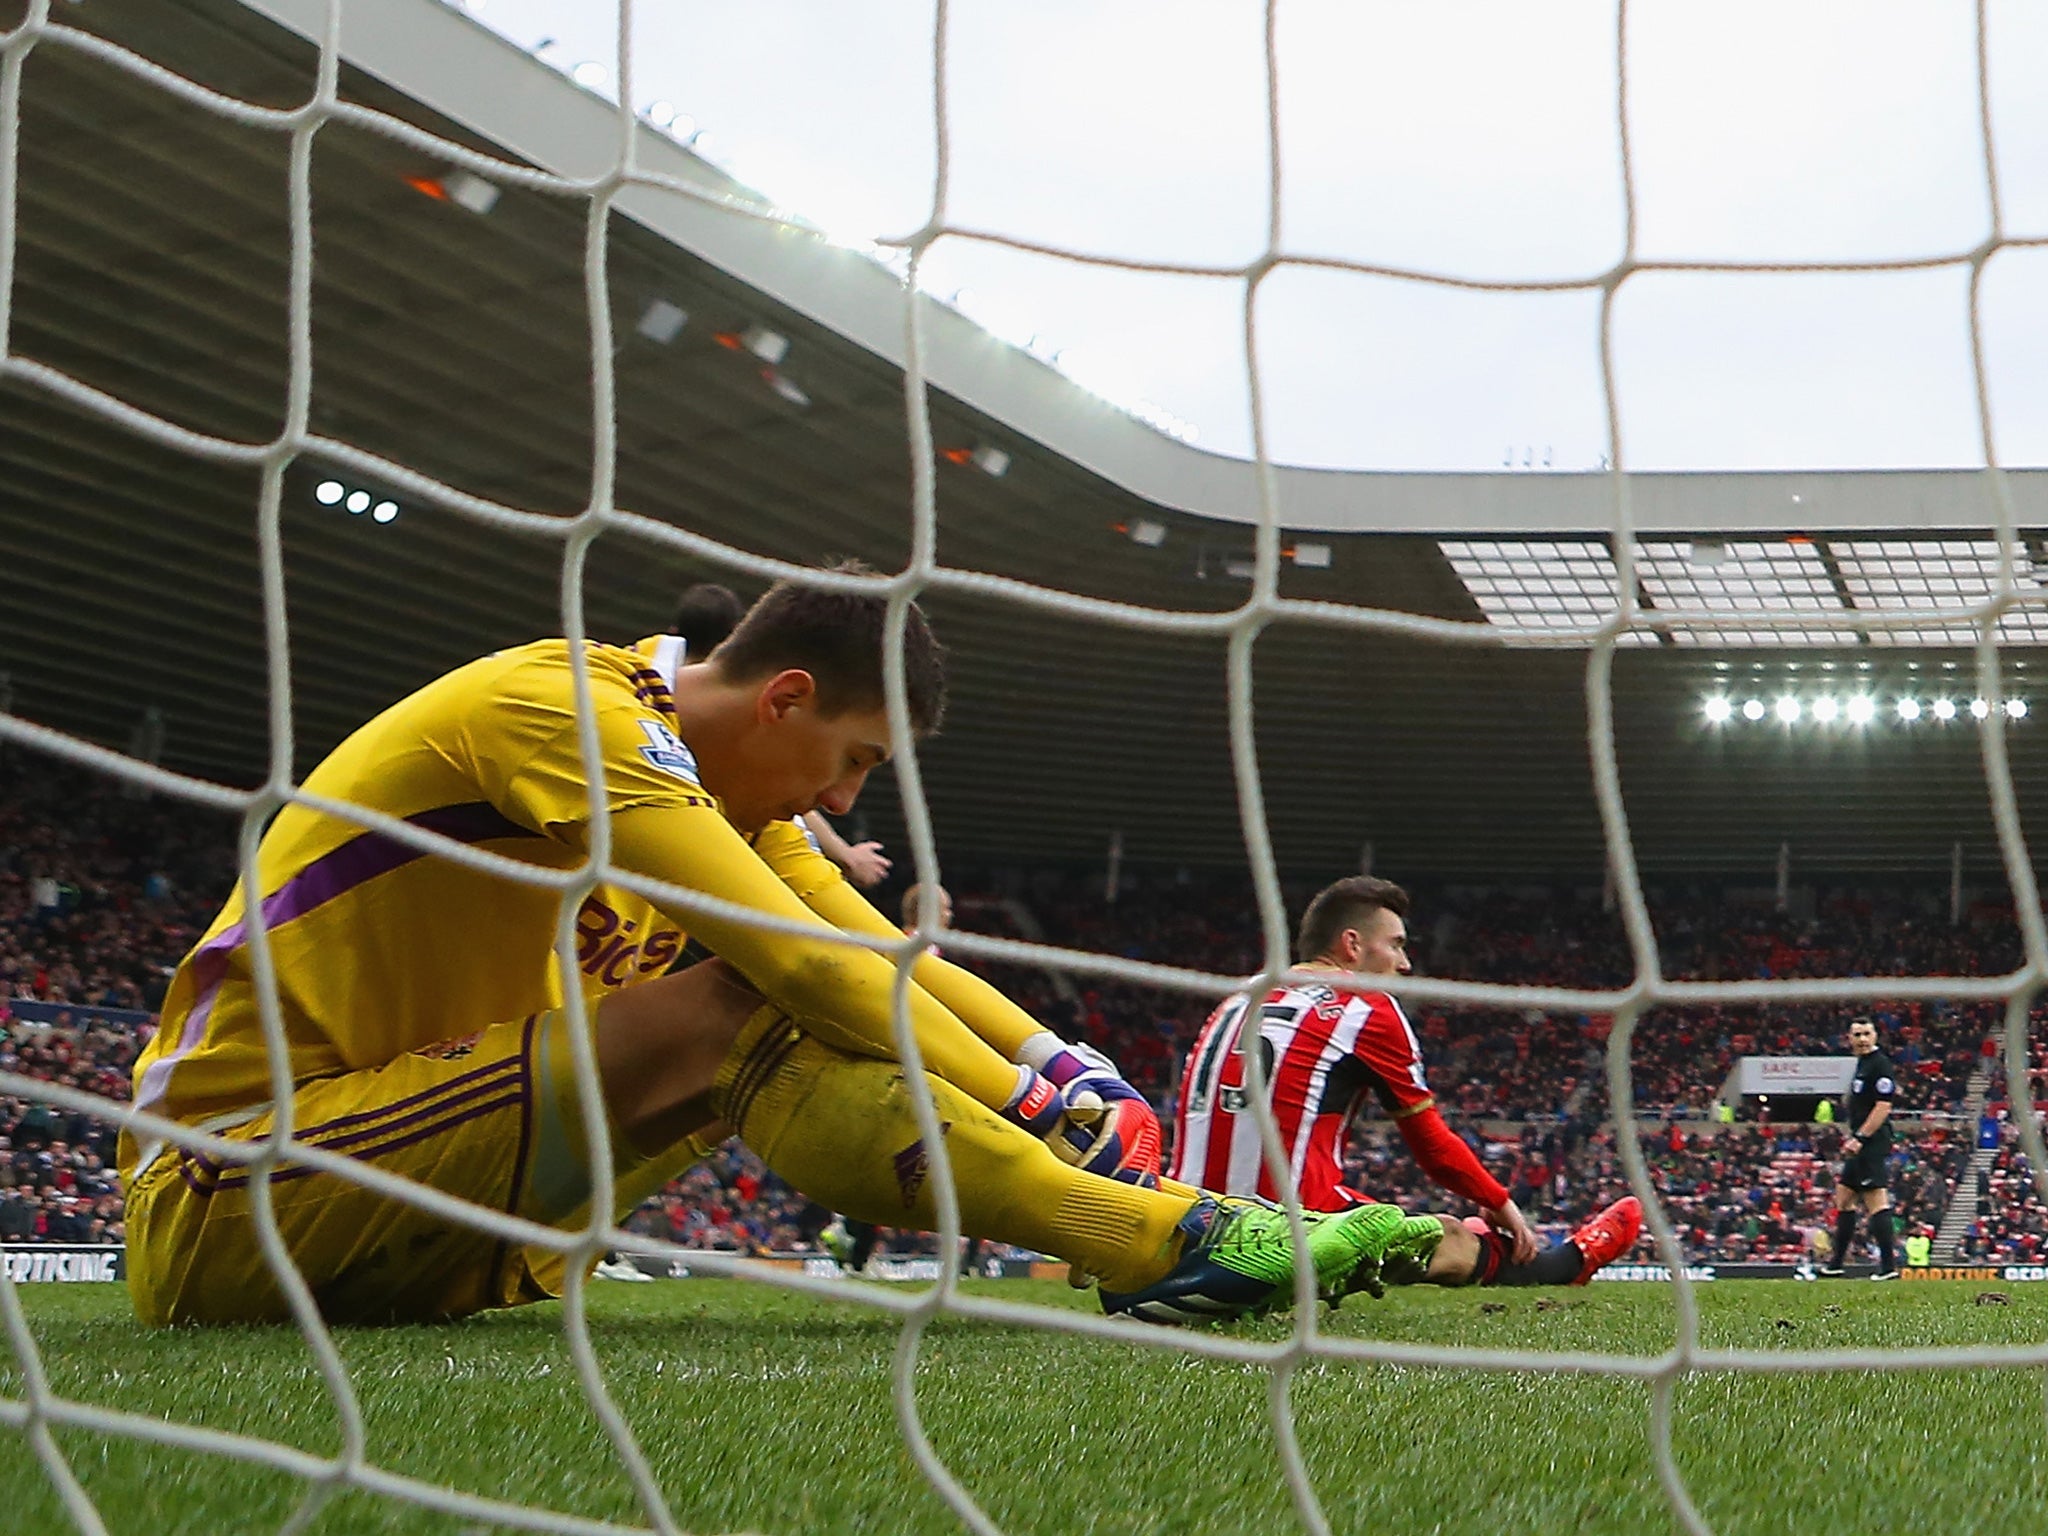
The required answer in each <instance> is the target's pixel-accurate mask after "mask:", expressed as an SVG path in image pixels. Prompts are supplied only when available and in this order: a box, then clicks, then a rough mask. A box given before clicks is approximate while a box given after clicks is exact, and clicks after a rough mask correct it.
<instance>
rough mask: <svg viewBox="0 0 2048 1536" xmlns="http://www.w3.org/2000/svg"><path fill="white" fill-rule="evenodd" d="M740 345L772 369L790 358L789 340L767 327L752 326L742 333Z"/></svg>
mask: <svg viewBox="0 0 2048 1536" xmlns="http://www.w3.org/2000/svg"><path fill="white" fill-rule="evenodd" d="M740 345H741V346H743V347H745V348H746V349H747V350H748V351H749V352H751V353H753V354H754V356H756V357H758V358H759V359H761V361H762V362H764V363H766V364H767V365H768V366H769V367H770V368H773V367H776V366H777V365H778V364H780V363H781V361H782V360H783V359H784V358H785V357H787V356H789V338H788V337H787V336H785V335H783V334H782V332H780V331H771V330H769V329H768V327H767V326H765V325H750V326H748V327H747V328H746V329H745V330H744V331H741V332H740Z"/></svg>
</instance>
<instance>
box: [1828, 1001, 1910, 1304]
mask: <svg viewBox="0 0 2048 1536" xmlns="http://www.w3.org/2000/svg"><path fill="white" fill-rule="evenodd" d="M1849 1054H1850V1055H1852V1056H1854V1057H1855V1058H1856V1070H1855V1074H1854V1076H1852V1077H1851V1078H1850V1081H1849V1112H1848V1117H1847V1125H1848V1132H1849V1134H1848V1137H1847V1138H1846V1139H1845V1140H1844V1141H1843V1142H1842V1171H1841V1173H1840V1174H1839V1175H1838V1176H1837V1178H1836V1180H1835V1243H1834V1248H1833V1250H1832V1252H1831V1253H1830V1254H1829V1257H1828V1262H1827V1263H1826V1264H1825V1265H1823V1266H1822V1268H1821V1273H1822V1274H1824V1275H1839V1274H1841V1273H1842V1271H1843V1267H1844V1266H1845V1265H1846V1264H1847V1263H1848V1262H1849V1245H1850V1244H1851V1243H1853V1242H1854V1241H1855V1240H1856V1213H1857V1211H1858V1210H1859V1209H1861V1210H1865V1211H1868V1212H1869V1213H1870V1238H1871V1241H1872V1242H1874V1243H1876V1244H1877V1273H1876V1274H1874V1275H1872V1276H1871V1277H1870V1278H1871V1279H1873V1280H1896V1279H1898V1278H1899V1255H1898V1247H1897V1242H1896V1234H1895V1233H1894V1231H1893V1230H1892V1196H1891V1191H1890V1190H1889V1189H1888V1188H1886V1185H1887V1184H1888V1183H1889V1181H1890V1179H1891V1154H1892V1095H1893V1094H1894V1093H1896V1092H1897V1091H1898V1079H1899V1069H1898V1068H1897V1067H1895V1066H1893V1065H1892V1059H1891V1057H1889V1056H1887V1055H1885V1053H1884V1052H1883V1051H1881V1050H1879V1049H1878V1048H1877V1025H1876V1023H1875V1022H1873V1021H1872V1020H1870V1019H1858V1020H1856V1021H1855V1022H1854V1023H1853V1024H1851V1025H1850V1026H1849Z"/></svg>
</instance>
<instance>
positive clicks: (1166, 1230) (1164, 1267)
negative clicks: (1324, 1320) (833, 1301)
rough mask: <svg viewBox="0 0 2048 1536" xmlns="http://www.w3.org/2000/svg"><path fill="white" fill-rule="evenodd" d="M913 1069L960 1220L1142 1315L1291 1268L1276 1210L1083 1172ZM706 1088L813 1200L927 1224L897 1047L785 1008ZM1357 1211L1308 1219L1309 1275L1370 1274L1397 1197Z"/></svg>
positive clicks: (1346, 1277)
mask: <svg viewBox="0 0 2048 1536" xmlns="http://www.w3.org/2000/svg"><path fill="white" fill-rule="evenodd" d="M925 1081H926V1082H927V1084H928V1085H929V1087H930V1089H931V1093H932V1098H933V1101H934V1106H935V1108H936V1110H937V1114H938V1120H939V1124H940V1126H941V1127H942V1128H943V1133H944V1135H945V1138H946V1151H947V1155H948V1157H949V1159H950V1161H951V1163H952V1167H953V1175H954V1185H955V1188H956V1190H957V1192H958V1197H959V1206H960V1217H961V1226H962V1229H963V1230H964V1231H966V1232H967V1233H968V1234H969V1235H971V1236H975V1237H986V1238H993V1239H995V1240H996V1241H998V1242H1003V1243H1009V1244H1012V1245H1014V1246H1017V1247H1022V1248H1033V1249H1036V1250H1038V1251H1039V1252H1041V1253H1049V1254H1052V1255H1054V1256H1056V1257H1058V1258H1061V1259H1064V1260H1066V1261H1068V1262H1069V1263H1070V1264H1074V1265H1077V1266H1079V1267H1080V1268H1081V1269H1082V1270H1084V1271H1086V1272H1087V1273H1089V1274H1092V1275H1094V1276H1096V1277H1098V1278H1099V1279H1100V1280H1101V1282H1102V1287H1103V1293H1104V1299H1105V1304H1106V1305H1110V1306H1111V1307H1113V1308H1115V1309H1117V1310H1130V1311H1133V1312H1135V1313H1137V1314H1138V1315H1141V1316H1148V1317H1159V1316H1165V1315H1168V1314H1172V1315H1174V1316H1176V1317H1183V1316H1186V1315H1188V1314H1189V1313H1190V1312H1196V1313H1199V1312H1203V1311H1210V1310H1213V1311H1214V1312H1215V1313H1216V1314H1217V1315H1227V1314H1230V1313H1234V1312H1241V1311H1244V1310H1247V1309H1249V1308H1252V1307H1256V1306H1263V1305H1265V1304H1267V1303H1268V1302H1269V1301H1273V1300H1277V1301H1278V1302H1280V1303H1281V1304H1284V1302H1285V1301H1286V1300H1287V1299H1288V1298H1287V1297H1286V1296H1284V1295H1280V1294H1279V1292H1281V1291H1283V1290H1284V1289H1285V1288H1286V1287H1287V1286H1288V1285H1289V1284H1290V1283H1291V1282H1290V1280H1289V1277H1290V1276H1291V1273H1292V1269H1293V1252H1292V1249H1291V1247H1290V1246H1289V1244H1288V1242H1287V1239H1286V1235H1285V1223H1284V1219H1279V1220H1276V1218H1278V1214H1279V1213H1277V1212H1273V1211H1271V1210H1270V1209H1267V1208H1265V1207H1261V1206H1258V1205H1256V1204H1253V1203H1249V1202H1218V1201H1216V1200H1214V1199H1212V1198H1210V1197H1206V1196H1202V1197H1194V1196H1188V1195H1179V1194H1169V1193H1166V1192H1163V1191H1160V1190H1155V1189H1148V1188H1143V1187H1140V1186H1138V1185H1134V1184H1123V1183H1118V1182H1116V1181H1115V1180H1111V1179H1104V1178H1098V1177H1096V1176H1095V1175H1093V1174H1088V1173H1083V1172H1081V1171H1080V1170H1079V1169H1076V1168H1073V1167H1071V1166H1069V1165H1068V1164H1066V1163H1064V1162H1061V1161H1060V1160H1059V1158H1057V1157H1055V1156H1054V1155H1053V1153H1052V1150H1051V1148H1049V1147H1048V1146H1047V1145H1046V1144H1045V1143H1044V1142H1043V1141H1040V1140H1039V1139H1038V1138H1037V1137H1035V1136H1031V1135H1029V1134H1027V1133H1026V1132H1024V1131H1021V1130H1019V1129H1018V1128H1017V1127H1015V1126H1013V1125H1011V1124H1010V1123H1009V1122H1007V1121H1005V1120H1003V1119H1002V1118H1001V1117H999V1116H998V1115H996V1114H995V1113H994V1112H993V1111H991V1110H989V1109H987V1108H985V1107H984V1106H982V1105H981V1104H978V1103H976V1102H975V1101H974V1100H972V1099H970V1098H968V1097H967V1096H966V1095H965V1094H963V1093H961V1092H960V1091H959V1090H958V1089H956V1088H954V1087H953V1086H952V1084H950V1083H947V1082H945V1081H944V1080H942V1079H938V1078H933V1077H929V1076H927V1078H926V1079H925ZM715 1104H716V1108H717V1110H718V1112H719V1114H720V1116H721V1117H722V1119H723V1120H724V1121H725V1122H726V1123H727V1124H730V1125H732V1126H733V1127H735V1129H736V1130H737V1131H738V1133H739V1134H740V1136H741V1137H742V1138H744V1139H745V1141H746V1143H747V1145H748V1146H750V1147H752V1148H753V1150H754V1151H755V1153H756V1154H757V1155H759V1156H760V1158H761V1159H762V1161H763V1162H765V1163H767V1165H768V1166H769V1167H770V1168H772V1169H773V1170H775V1172H776V1173H778V1174H779V1175H780V1176H781V1177H782V1178H784V1179H785V1180H787V1181H788V1182H789V1183H790V1184H791V1185H793V1186H794V1187H795V1188H797V1189H800V1190H802V1191H803V1192H804V1193H805V1194H807V1195H809V1196H810V1197H811V1198H812V1199H813V1200H816V1201H818V1202H820V1203H821V1204H825V1205H830V1206H831V1207H832V1208H834V1209H835V1210H839V1211H842V1212H844V1213H845V1214H846V1215H847V1216H849V1217H852V1218H855V1219H857V1220H862V1221H871V1222H875V1223H878V1224H880V1225H885V1226H915V1227H921V1228H924V1229H926V1230H930V1229H931V1228H933V1227H936V1226H937V1225H938V1211H937V1206H936V1203H935V1201H934V1198H933V1191H932V1181H931V1178H930V1156H929V1153H928V1151H927V1149H926V1147H925V1143H924V1137H923V1134H922V1132H921V1131H920V1130H919V1128H918V1124H917V1119H916V1114H915V1110H914V1108H913V1106H912V1103H911V1096H910V1088H909V1085H908V1083H907V1081H906V1080H905V1076H904V1072H903V1068H902V1066H901V1065H900V1064H899V1063H896V1062H893V1061H881V1060H877V1059H875V1058H872V1057H859V1056H852V1055H848V1054H847V1053H845V1052H843V1051H839V1050H837V1049H835V1048H833V1047H831V1046H829V1045H826V1044H825V1043H824V1042H822V1041H820V1040H818V1039H816V1038H815V1037H813V1036H811V1035H809V1034H807V1033H806V1032H805V1031H804V1030H802V1029H801V1028H799V1027H797V1026H796V1025H794V1024H792V1023H790V1022H789V1021H788V1020H786V1019H762V1018H756V1019H754V1020H750V1021H749V1023H748V1026H747V1028H746V1030H745V1031H744V1032H743V1034H742V1036H741V1039H740V1042H739V1044H738V1046H737V1047H736V1048H735V1049H734V1051H733V1055H732V1057H731V1059H730V1060H729V1061H728V1062H727V1064H726V1066H725V1068H724V1069H722V1070H721V1072H720V1074H719V1081H718V1089H717V1094H716V1100H715ZM1367 1209H1371V1208H1367ZM1361 1215H1362V1213H1347V1214H1346V1215H1344V1216H1339V1217H1325V1218H1318V1219H1317V1220H1316V1221H1315V1222H1314V1223H1312V1227H1311V1231H1310V1237H1309V1248H1310V1255H1309V1256H1310V1259H1311V1262H1313V1263H1314V1264H1315V1266H1316V1271H1317V1283H1318V1288H1319V1289H1320V1290H1323V1291H1325V1292H1328V1293H1331V1294H1338V1293H1341V1292H1342V1291H1343V1290H1344V1289H1346V1288H1347V1287H1349V1286H1350V1285H1351V1284H1353V1283H1354V1282H1355V1283H1356V1284H1360V1285H1363V1284H1368V1283H1370V1282H1371V1280H1372V1279H1373V1278H1374V1277H1376V1275H1377V1272H1378V1267H1379V1263H1380V1260H1381V1259H1382V1258H1383V1257H1384V1256H1385V1255H1386V1254H1387V1253H1388V1251H1389V1249H1390V1247H1392V1246H1394V1245H1396V1244H1398V1243H1399V1242H1400V1241H1402V1240H1403V1238H1404V1237H1405V1236H1407V1235H1409V1234H1408V1233H1407V1232H1406V1231H1405V1230H1404V1227H1403V1222H1402V1218H1401V1217H1400V1214H1399V1213H1398V1212H1393V1213H1390V1214H1389V1215H1388V1216H1387V1217H1386V1218H1385V1219H1384V1220H1363V1219H1361V1220H1353V1219H1351V1218H1352V1217H1354V1216H1361ZM1276 1234H1277V1236H1276ZM1162 1287H1165V1288H1166V1290H1170V1291H1171V1293H1172V1294H1171V1295H1167V1294H1166V1293H1165V1291H1163V1290H1162ZM1155 1293H1158V1294H1156V1295H1155ZM1219 1298H1220V1302H1219V1304H1218V1305H1217V1306H1215V1307H1214V1308H1213V1309H1212V1308H1210V1307H1209V1305H1208V1304H1209V1303H1210V1302H1212V1301H1218V1300H1219ZM1155 1302H1156V1303H1157V1304H1158V1305H1157V1310H1153V1308H1154V1304H1155ZM1240 1302H1242V1304H1240ZM1176 1308H1178V1309H1179V1310H1178V1311H1176Z"/></svg>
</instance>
